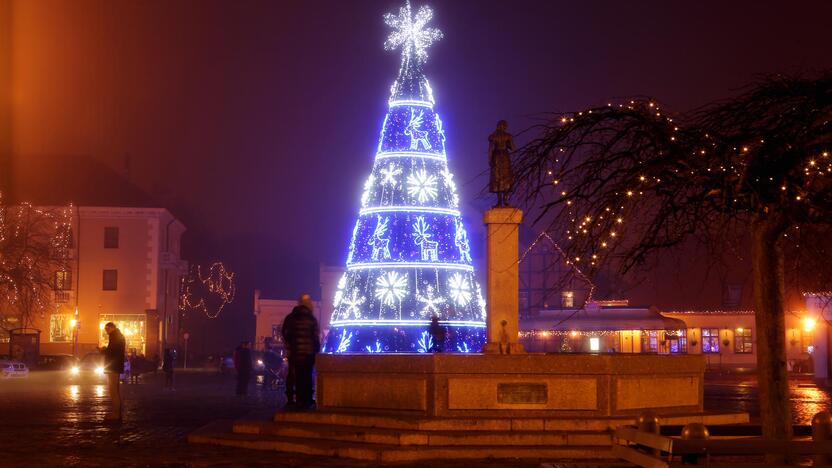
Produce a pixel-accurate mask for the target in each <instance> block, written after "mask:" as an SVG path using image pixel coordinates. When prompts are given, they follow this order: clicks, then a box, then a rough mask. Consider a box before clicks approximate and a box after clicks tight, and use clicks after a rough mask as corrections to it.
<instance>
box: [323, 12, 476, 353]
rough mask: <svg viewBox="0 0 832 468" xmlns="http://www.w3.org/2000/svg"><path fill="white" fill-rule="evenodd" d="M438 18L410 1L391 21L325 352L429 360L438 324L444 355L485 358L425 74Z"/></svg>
mask: <svg viewBox="0 0 832 468" xmlns="http://www.w3.org/2000/svg"><path fill="white" fill-rule="evenodd" d="M432 16H433V12H432V11H431V9H430V8H429V7H427V6H422V7H420V8H419V9H418V11H417V12H416V13H415V15H414V14H413V12H412V11H411V8H410V2H409V1H408V2H407V3H406V4H405V6H404V7H402V8H401V9H400V10H399V14H398V15H393V14H387V15H385V17H384V21H385V23H387V25H388V26H390V27H391V28H392V29H393V31H392V32H391V34H390V36H389V37H388V38H387V41H386V42H385V44H384V47H385V49H387V50H394V49H401V68H400V69H399V76H398V78H397V79H396V81H395V82H394V83H393V86H392V87H391V89H390V100H389V110H388V112H387V115H386V116H385V118H384V123H383V124H382V129H381V137H380V139H379V143H378V150H377V152H376V157H375V163H374V164H373V169H372V172H371V173H370V176H369V177H368V178H367V181H366V182H365V184H364V193H363V195H362V196H361V209H360V211H359V217H358V220H357V221H356V223H355V228H354V230H353V234H352V240H351V241H350V246H349V254H348V256H347V272H346V273H345V274H344V276H343V277H342V278H341V281H340V282H339V284H338V291H337V292H336V295H335V300H334V306H335V309H334V312H333V314H332V320H331V328H330V332H329V335H328V338H327V340H326V344H325V346H324V351H325V352H335V353H343V352H365V353H366V352H370V353H377V352H382V353H405V352H428V351H429V350H430V349H431V348H432V346H433V344H434V343H433V338H432V337H431V335H430V333H429V332H428V326H429V324H430V320H431V319H432V318H433V317H434V316H436V317H438V318H439V321H440V324H441V325H442V326H443V327H445V330H446V335H447V338H446V341H445V343H444V346H443V349H444V351H446V352H479V351H480V350H481V349H482V345H483V343H484V341H485V301H484V300H483V296H482V291H481V290H480V286H479V284H478V283H477V281H476V279H475V278H474V268H473V266H472V262H471V247H470V244H469V239H468V233H467V232H466V230H465V227H464V225H463V223H462V218H461V216H460V212H459V196H458V195H457V191H456V184H455V183H454V180H453V174H451V172H450V169H449V167H448V160H447V157H446V154H445V134H444V132H443V130H442V121H441V120H440V118H439V115H438V114H437V113H436V112H435V111H434V99H433V93H432V91H431V88H430V84H429V83H428V80H427V78H425V75H424V73H423V71H422V66H423V65H424V63H425V61H426V60H427V49H428V47H429V46H430V45H431V44H432V43H433V42H434V41H437V40H439V39H441V38H442V32H441V31H439V30H438V29H435V28H430V27H427V26H426V25H427V23H428V21H430V19H431V17H432Z"/></svg>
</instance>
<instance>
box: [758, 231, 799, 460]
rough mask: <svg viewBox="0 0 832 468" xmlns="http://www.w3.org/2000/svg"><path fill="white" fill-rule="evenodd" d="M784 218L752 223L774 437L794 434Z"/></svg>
mask: <svg viewBox="0 0 832 468" xmlns="http://www.w3.org/2000/svg"><path fill="white" fill-rule="evenodd" d="M781 218H782V217H781V216H779V215H775V216H756V217H755V218H754V220H753V221H752V224H751V229H752V233H751V238H752V240H751V262H752V269H753V272H752V275H753V278H754V311H755V320H756V327H757V333H756V335H757V343H756V345H757V373H758V385H759V390H760V416H761V419H762V430H763V437H765V438H767V439H773V440H789V439H791V437H792V417H791V407H790V404H789V381H788V373H787V369H786V319H785V301H784V290H785V281H784V277H783V247H782V243H781V236H782V234H783V232H784V231H785V229H786V223H785V221H784V220H782V219H781ZM769 461H770V460H769Z"/></svg>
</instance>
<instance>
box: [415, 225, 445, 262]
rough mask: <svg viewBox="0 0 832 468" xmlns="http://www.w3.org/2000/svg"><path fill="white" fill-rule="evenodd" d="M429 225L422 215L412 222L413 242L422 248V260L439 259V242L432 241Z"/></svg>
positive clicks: (435, 260)
mask: <svg viewBox="0 0 832 468" xmlns="http://www.w3.org/2000/svg"><path fill="white" fill-rule="evenodd" d="M428 230H430V226H428V224H427V223H426V222H425V217H424V216H418V217H417V218H416V222H415V223H413V242H414V243H415V244H416V245H418V246H419V247H421V248H422V261H423V262H427V261H434V262H437V261H439V253H438V251H439V242H436V241H432V240H430V238H431V237H432V234H431V233H429V232H428Z"/></svg>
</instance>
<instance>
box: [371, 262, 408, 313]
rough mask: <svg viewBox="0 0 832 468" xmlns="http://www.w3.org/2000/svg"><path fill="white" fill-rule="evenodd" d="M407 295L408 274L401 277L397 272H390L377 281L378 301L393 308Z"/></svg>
mask: <svg viewBox="0 0 832 468" xmlns="http://www.w3.org/2000/svg"><path fill="white" fill-rule="evenodd" d="M406 294H407V273H405V274H402V275H400V274H399V272H397V271H390V272H387V274H385V275H382V276H379V277H378V279H377V280H376V299H379V300H381V301H382V302H384V304H385V305H388V306H392V305H395V304H396V301H401V300H402V298H404V296H405V295H406Z"/></svg>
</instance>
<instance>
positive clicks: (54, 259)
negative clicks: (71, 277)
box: [0, 196, 72, 331]
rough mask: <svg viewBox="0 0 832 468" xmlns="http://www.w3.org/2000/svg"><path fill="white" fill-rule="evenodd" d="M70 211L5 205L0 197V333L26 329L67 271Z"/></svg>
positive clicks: (44, 305)
mask: <svg viewBox="0 0 832 468" xmlns="http://www.w3.org/2000/svg"><path fill="white" fill-rule="evenodd" d="M71 212H72V207H61V208H39V207H34V206H32V205H30V204H21V205H11V206H9V205H6V204H5V203H4V202H3V199H2V196H0V311H2V312H0V328H2V329H4V330H6V331H8V330H9V329H11V328H19V327H20V328H25V327H29V326H31V325H32V323H33V319H34V317H35V315H36V314H38V313H41V312H43V311H44V310H46V309H47V308H48V307H49V306H50V304H52V301H53V298H52V292H53V290H54V288H55V281H56V272H58V271H68V270H69V249H70V246H71Z"/></svg>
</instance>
